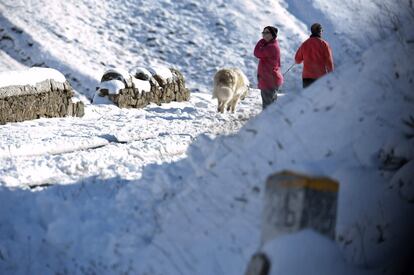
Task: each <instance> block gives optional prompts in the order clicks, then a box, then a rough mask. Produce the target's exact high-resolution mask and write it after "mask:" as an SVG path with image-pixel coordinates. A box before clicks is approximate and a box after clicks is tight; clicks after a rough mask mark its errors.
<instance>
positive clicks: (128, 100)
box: [108, 69, 190, 108]
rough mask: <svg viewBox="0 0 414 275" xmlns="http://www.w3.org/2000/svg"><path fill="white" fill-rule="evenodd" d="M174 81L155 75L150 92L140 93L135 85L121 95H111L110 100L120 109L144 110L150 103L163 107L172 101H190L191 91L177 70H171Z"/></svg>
mask: <svg viewBox="0 0 414 275" xmlns="http://www.w3.org/2000/svg"><path fill="white" fill-rule="evenodd" d="M170 70H171V73H172V75H173V78H172V79H168V80H165V79H162V78H161V77H159V76H157V75H154V76H152V77H151V78H150V79H149V80H148V81H149V82H150V85H151V90H150V91H149V92H140V91H139V90H138V89H137V88H135V87H134V86H133V85H132V87H131V88H125V89H122V90H121V91H120V92H119V94H114V95H112V94H110V95H108V98H109V99H110V100H111V101H112V102H114V103H115V105H117V106H118V107H120V108H142V107H145V106H147V105H148V104H149V103H155V104H157V105H161V103H168V102H171V101H187V100H189V99H190V91H189V90H188V89H187V88H186V87H185V81H184V77H183V75H182V74H181V73H180V72H179V71H178V70H175V69H170Z"/></svg>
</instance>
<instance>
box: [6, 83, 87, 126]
mask: <svg viewBox="0 0 414 275" xmlns="http://www.w3.org/2000/svg"><path fill="white" fill-rule="evenodd" d="M73 95H74V92H73V89H72V87H71V86H70V84H69V83H68V82H67V81H65V82H59V81H56V80H54V79H46V80H43V81H41V82H38V83H36V84H34V85H33V84H32V85H31V84H26V85H10V86H5V87H1V86H0V124H5V123H7V122H19V121H24V120H31V119H36V118H40V117H64V116H78V117H80V116H83V115H84V105H83V102H80V101H78V102H74V101H73V100H72V96H73Z"/></svg>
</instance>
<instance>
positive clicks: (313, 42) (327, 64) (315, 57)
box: [295, 23, 334, 88]
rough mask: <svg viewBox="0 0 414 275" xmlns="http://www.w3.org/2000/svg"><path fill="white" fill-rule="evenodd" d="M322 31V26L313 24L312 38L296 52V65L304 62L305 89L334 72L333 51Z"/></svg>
mask: <svg viewBox="0 0 414 275" xmlns="http://www.w3.org/2000/svg"><path fill="white" fill-rule="evenodd" d="M322 31H323V30H322V26H321V24H319V23H315V24H313V25H312V26H311V33H312V34H311V36H310V37H309V38H308V39H307V40H306V41H305V42H303V44H302V45H301V46H300V47H299V49H298V50H297V52H296V55H295V63H296V64H300V63H302V62H303V72H302V80H303V88H306V87H308V86H309V85H310V84H312V83H313V82H314V81H316V80H317V79H318V78H320V77H321V76H323V75H325V74H327V73H330V72H332V71H333V70H334V63H333V57H332V50H331V47H330V46H329V44H328V42H326V41H325V40H323V39H322Z"/></svg>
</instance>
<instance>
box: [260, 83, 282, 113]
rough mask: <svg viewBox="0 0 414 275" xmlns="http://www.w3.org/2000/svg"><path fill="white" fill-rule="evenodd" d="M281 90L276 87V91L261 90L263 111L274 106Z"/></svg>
mask: <svg viewBox="0 0 414 275" xmlns="http://www.w3.org/2000/svg"><path fill="white" fill-rule="evenodd" d="M278 90H279V87H276V88H274V89H269V90H260V94H261V95H262V106H263V110H264V109H265V108H266V107H267V106H269V105H270V104H272V103H273V102H274V101H276V99H277V91H278Z"/></svg>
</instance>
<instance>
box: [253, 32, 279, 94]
mask: <svg viewBox="0 0 414 275" xmlns="http://www.w3.org/2000/svg"><path fill="white" fill-rule="evenodd" d="M254 56H255V57H257V58H258V59H259V66H258V68H257V78H258V82H259V85H258V86H259V89H261V90H269V89H275V88H279V87H280V86H282V84H283V75H282V73H281V71H280V48H279V43H278V42H277V40H276V39H273V40H271V41H269V42H266V40H264V39H261V40H259V42H257V44H256V47H255V48H254Z"/></svg>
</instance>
